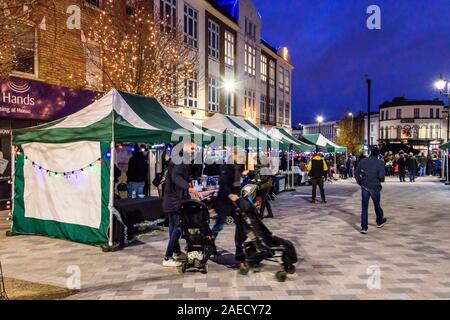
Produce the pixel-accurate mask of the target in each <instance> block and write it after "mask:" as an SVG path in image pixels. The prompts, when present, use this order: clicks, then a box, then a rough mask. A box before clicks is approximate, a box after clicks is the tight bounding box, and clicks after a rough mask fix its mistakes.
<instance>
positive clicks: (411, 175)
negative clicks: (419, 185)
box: [409, 169, 417, 182]
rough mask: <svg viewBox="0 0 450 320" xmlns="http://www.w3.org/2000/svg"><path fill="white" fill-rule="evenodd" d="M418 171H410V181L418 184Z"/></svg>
mask: <svg viewBox="0 0 450 320" xmlns="http://www.w3.org/2000/svg"><path fill="white" fill-rule="evenodd" d="M416 176H417V171H416V169H413V170H409V181H411V182H416Z"/></svg>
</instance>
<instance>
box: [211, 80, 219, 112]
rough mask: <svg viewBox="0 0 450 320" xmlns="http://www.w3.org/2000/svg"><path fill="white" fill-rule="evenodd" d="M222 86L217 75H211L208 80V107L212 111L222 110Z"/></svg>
mask: <svg viewBox="0 0 450 320" xmlns="http://www.w3.org/2000/svg"><path fill="white" fill-rule="evenodd" d="M219 101H220V88H219V80H218V79H217V78H215V77H211V76H210V77H209V80H208V108H209V111H210V112H219V110H220V102H219Z"/></svg>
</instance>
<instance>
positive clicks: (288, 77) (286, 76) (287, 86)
mask: <svg viewBox="0 0 450 320" xmlns="http://www.w3.org/2000/svg"><path fill="white" fill-rule="evenodd" d="M284 91H285V92H286V93H289V92H290V91H291V73H290V72H289V70H285V71H284Z"/></svg>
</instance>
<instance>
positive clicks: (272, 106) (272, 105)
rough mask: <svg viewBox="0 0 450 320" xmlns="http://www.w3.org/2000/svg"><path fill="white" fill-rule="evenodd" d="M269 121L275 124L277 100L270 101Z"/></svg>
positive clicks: (271, 99)
mask: <svg viewBox="0 0 450 320" xmlns="http://www.w3.org/2000/svg"><path fill="white" fill-rule="evenodd" d="M269 121H270V122H272V123H273V122H275V98H270V99H269Z"/></svg>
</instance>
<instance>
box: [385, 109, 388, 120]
mask: <svg viewBox="0 0 450 320" xmlns="http://www.w3.org/2000/svg"><path fill="white" fill-rule="evenodd" d="M385 116H386V120H389V110H386V113H385Z"/></svg>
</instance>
